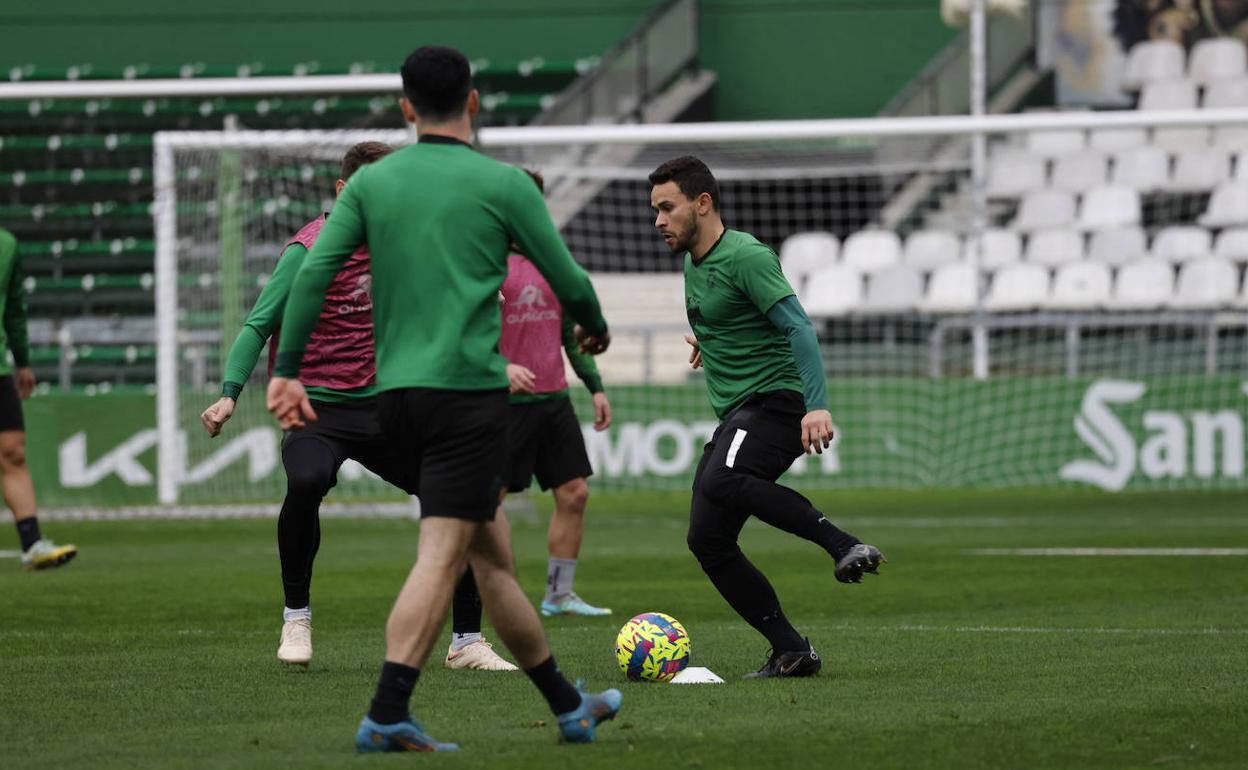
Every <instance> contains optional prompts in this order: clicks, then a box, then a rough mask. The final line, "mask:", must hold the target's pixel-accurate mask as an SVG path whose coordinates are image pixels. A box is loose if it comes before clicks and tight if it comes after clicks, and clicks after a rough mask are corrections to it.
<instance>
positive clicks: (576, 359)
mask: <svg viewBox="0 0 1248 770" xmlns="http://www.w3.org/2000/svg"><path fill="white" fill-rule="evenodd" d="M563 352H564V353H566V354H567V356H568V361H569V362H570V363H571V364H572V371H574V372H576V376H577V377H580V378H581V382H583V383H585V387H586V388H589V392H590V393H601V392H603V391H604V390H605V388H603V386H602V376H601V375H599V374H598V364H597V363H595V362H594V357H593V356H591V355H589V354H588V353H582V352H581V348H580V346H579V345H577V344H576V321H573V320H572V319H571V318H569V317H568V314H567V313H564V314H563Z"/></svg>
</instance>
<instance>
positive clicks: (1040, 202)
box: [1012, 190, 1075, 231]
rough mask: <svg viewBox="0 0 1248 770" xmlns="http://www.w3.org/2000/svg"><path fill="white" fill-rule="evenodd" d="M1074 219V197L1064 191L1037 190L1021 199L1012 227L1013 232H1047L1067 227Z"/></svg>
mask: <svg viewBox="0 0 1248 770" xmlns="http://www.w3.org/2000/svg"><path fill="white" fill-rule="evenodd" d="M1074 218H1075V196H1074V195H1072V194H1070V193H1068V192H1066V191H1065V190H1038V191H1036V192H1032V193H1028V194H1027V196H1026V197H1025V198H1023V202H1022V204H1021V205H1020V206H1019V207H1018V216H1016V217H1015V218H1014V222H1013V223H1012V226H1013V227H1014V229H1015V230H1024V231H1027V230H1047V229H1049V228H1053V227H1064V226H1069V224H1070V223H1071V222H1072V221H1073V220H1074Z"/></svg>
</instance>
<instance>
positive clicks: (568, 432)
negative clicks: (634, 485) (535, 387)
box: [534, 398, 611, 616]
mask: <svg viewBox="0 0 1248 770" xmlns="http://www.w3.org/2000/svg"><path fill="white" fill-rule="evenodd" d="M538 406H540V407H541V413H542V420H541V428H540V430H538V431H537V437H536V441H537V454H536V457H535V458H534V461H535V462H534V472H535V474H536V476H537V482H538V484H539V485H541V487H542V489H550V490H551V491H552V492H553V493H554V498H555V510H554V513H552V514H551V517H550V529H549V530H548V532H547V546H548V548H549V561H548V564H547V572H546V595H545V596H544V597H543V598H542V614H543V615H588V616H596V615H610V614H611V610H610V609H609V608H606V607H595V606H593V605H591V604H589V603H588V602H586V601H584V600H583V599H581V597H580V596H578V595H577V594H576V591H575V590H573V579H574V577H575V576H576V565H577V558H578V557H579V555H580V551H581V541H582V539H583V538H584V536H585V508H586V505H587V504H588V502H589V484H587V483H586V482H585V479H586V477H588V476H589V475H590V474H591V473H593V468H592V466H590V464H589V453H588V452H587V451H586V449H585V437H584V436H583V435H582V434H581V425H580V422H578V421H577V419H576V412H575V411H574V410H573V409H572V401H571V399H567V398H561V399H556V400H553V401H547V402H543V403H541V404H540V405H538Z"/></svg>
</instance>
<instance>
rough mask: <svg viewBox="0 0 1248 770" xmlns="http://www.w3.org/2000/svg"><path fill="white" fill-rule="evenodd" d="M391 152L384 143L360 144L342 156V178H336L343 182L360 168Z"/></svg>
mask: <svg viewBox="0 0 1248 770" xmlns="http://www.w3.org/2000/svg"><path fill="white" fill-rule="evenodd" d="M392 152H394V148H393V147H391V146H390V145H388V144H386V143H385V142H360V143H359V144H357V145H355V146H354V147H352V148H351V149H349V150H347V154H346V155H343V156H342V176H340V177H338V178H339V179H341V180H342V181H344V182H345V181H347V180H348V179H350V178H351V175H352V174H354V173H355V172H357V171H359V170H360V166H365V165H368V164H369V163H372V162H373V161H375V160H381V159H382V158H384V157H386V156H387V155H389V154H390V153H392Z"/></svg>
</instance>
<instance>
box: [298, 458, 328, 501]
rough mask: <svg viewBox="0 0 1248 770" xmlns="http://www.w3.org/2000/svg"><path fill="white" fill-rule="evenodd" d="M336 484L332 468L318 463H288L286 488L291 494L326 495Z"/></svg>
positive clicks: (304, 495) (306, 495)
mask: <svg viewBox="0 0 1248 770" xmlns="http://www.w3.org/2000/svg"><path fill="white" fill-rule="evenodd" d="M333 485H334V474H333V471H332V469H331V470H330V471H329V472H327V471H326V469H325V468H322V467H319V466H317V465H304V464H300V463H292V464H288V465H287V467H286V490H287V492H288V493H289V494H292V495H299V496H301V497H317V498H320V497H324V496H325V495H326V493H328V492H329V488H330V487H332V486H333Z"/></svg>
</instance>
